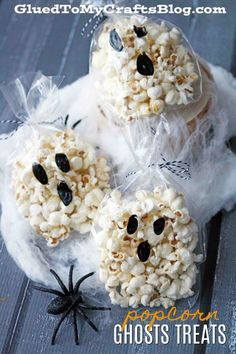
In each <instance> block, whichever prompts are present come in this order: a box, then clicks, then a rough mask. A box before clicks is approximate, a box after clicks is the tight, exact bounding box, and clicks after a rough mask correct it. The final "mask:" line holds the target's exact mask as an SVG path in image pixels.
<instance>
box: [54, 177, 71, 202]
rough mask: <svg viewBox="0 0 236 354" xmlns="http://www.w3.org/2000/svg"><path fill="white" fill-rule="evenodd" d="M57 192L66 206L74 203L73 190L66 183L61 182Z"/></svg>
mask: <svg viewBox="0 0 236 354" xmlns="http://www.w3.org/2000/svg"><path fill="white" fill-rule="evenodd" d="M57 192H58V195H59V198H60V199H61V201H62V203H63V204H64V205H65V206H68V205H69V204H70V203H71V202H72V199H73V193H72V190H71V189H70V188H69V187H68V185H67V184H66V182H60V183H59V184H58V186H57Z"/></svg>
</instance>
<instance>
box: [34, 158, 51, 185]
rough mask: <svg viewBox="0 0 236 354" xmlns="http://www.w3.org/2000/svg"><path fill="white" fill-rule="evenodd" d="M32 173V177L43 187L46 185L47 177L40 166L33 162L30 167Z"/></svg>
mask: <svg viewBox="0 0 236 354" xmlns="http://www.w3.org/2000/svg"><path fill="white" fill-rule="evenodd" d="M32 171H33V174H34V177H35V178H36V179H37V180H38V181H39V182H40V183H41V184H43V185H45V184H48V176H47V173H46V171H45V169H44V168H43V166H42V165H40V164H39V163H37V162H34V163H33V165H32Z"/></svg>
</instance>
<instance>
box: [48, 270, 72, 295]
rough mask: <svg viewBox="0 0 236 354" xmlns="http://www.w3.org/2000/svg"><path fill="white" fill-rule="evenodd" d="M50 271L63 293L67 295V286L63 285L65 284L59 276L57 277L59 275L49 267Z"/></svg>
mask: <svg viewBox="0 0 236 354" xmlns="http://www.w3.org/2000/svg"><path fill="white" fill-rule="evenodd" d="M50 272H51V273H52V275H53V276H54V277H55V278H56V280H57V282H58V284H59V285H60V287H61V289H62V291H63V293H64V294H65V295H68V294H69V291H68V289H67V287H66V286H65V284H64V283H63V281H62V280H61V278H60V277H59V275H58V274H57V273H56V272H55V271H54V270H53V269H50Z"/></svg>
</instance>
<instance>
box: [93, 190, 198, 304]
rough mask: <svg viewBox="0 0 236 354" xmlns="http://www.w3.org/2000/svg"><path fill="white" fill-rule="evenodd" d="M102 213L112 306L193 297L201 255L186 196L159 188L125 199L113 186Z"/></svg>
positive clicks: (101, 241) (99, 235) (103, 268)
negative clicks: (197, 264)
mask: <svg viewBox="0 0 236 354" xmlns="http://www.w3.org/2000/svg"><path fill="white" fill-rule="evenodd" d="M98 214H99V215H98V218H97V219H98V220H97V227H98V230H94V234H95V237H96V241H97V243H98V245H99V250H100V255H101V263H100V279H101V281H102V282H104V283H105V287H106V290H107V291H108V292H109V296H110V299H111V302H112V303H113V304H119V305H121V306H122V307H126V306H132V307H137V306H139V305H140V304H142V305H144V306H147V305H150V306H159V305H163V306H164V307H166V308H167V307H169V306H172V305H173V304H174V302H175V300H177V299H181V298H186V297H189V296H191V295H193V290H192V287H193V285H194V284H195V282H196V276H197V273H198V271H197V267H196V264H195V263H196V262H200V261H201V260H202V255H196V254H195V253H194V249H195V247H196V245H197V242H198V229H197V225H196V223H195V222H194V221H193V220H192V219H191V217H190V216H189V212H188V210H187V209H186V207H185V204H184V198H183V195H182V194H180V193H178V192H176V191H175V190H174V189H171V188H166V187H163V186H159V187H157V188H155V189H154V191H153V192H150V191H146V190H140V191H138V192H136V195H135V199H134V200H127V199H125V198H122V196H121V193H120V192H119V191H117V190H115V191H113V192H112V193H111V196H110V197H109V199H108V200H107V201H106V204H104V205H103V206H101V208H100V209H99V212H98ZM95 231H97V232H95Z"/></svg>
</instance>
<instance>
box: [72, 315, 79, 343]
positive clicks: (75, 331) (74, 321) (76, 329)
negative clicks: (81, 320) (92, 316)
mask: <svg viewBox="0 0 236 354" xmlns="http://www.w3.org/2000/svg"><path fill="white" fill-rule="evenodd" d="M73 327H74V335H75V344H76V345H79V337H78V327H77V316H76V309H74V310H73Z"/></svg>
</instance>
